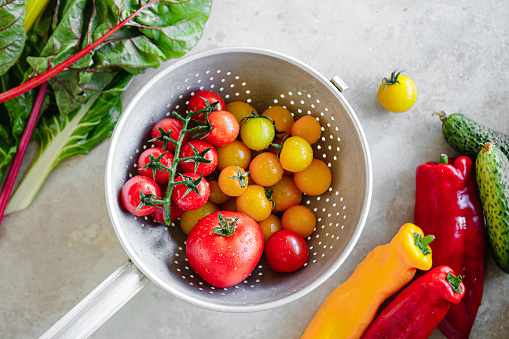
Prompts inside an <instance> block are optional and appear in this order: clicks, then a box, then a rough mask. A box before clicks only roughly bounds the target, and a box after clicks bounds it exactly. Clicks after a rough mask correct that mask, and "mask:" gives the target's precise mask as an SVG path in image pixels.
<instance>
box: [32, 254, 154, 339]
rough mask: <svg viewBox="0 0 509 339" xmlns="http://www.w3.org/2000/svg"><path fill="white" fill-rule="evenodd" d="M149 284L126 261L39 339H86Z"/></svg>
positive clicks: (128, 261) (146, 279) (134, 267)
mask: <svg viewBox="0 0 509 339" xmlns="http://www.w3.org/2000/svg"><path fill="white" fill-rule="evenodd" d="M148 282H149V280H148V278H147V277H145V275H144V274H143V273H141V271H140V270H139V269H138V268H137V267H136V266H134V264H133V263H132V262H131V260H127V261H126V262H125V263H124V264H122V266H120V267H119V268H118V269H117V270H116V271H115V272H113V273H112V274H111V275H110V276H109V277H108V278H107V279H106V280H105V281H103V282H102V283H101V284H100V285H99V286H97V287H96V288H95V289H94V290H93V291H92V292H91V293H90V294H89V295H87V296H86V297H85V299H83V300H82V301H80V302H79V304H77V305H76V306H74V308H73V309H72V310H70V311H69V312H68V313H67V314H66V315H65V316H64V317H63V318H62V319H60V320H59V321H58V322H57V323H56V324H55V325H53V326H52V327H51V328H50V329H49V330H48V331H47V332H46V333H44V334H43V335H42V336H41V338H45V339H46V338H88V337H89V336H90V335H91V334H92V333H94V332H95V330H97V329H98V328H99V327H101V325H102V324H104V323H105V322H106V320H108V319H109V318H110V317H111V316H112V315H113V314H115V312H117V311H118V310H119V309H120V308H121V307H122V306H123V305H124V304H125V303H126V302H128V301H129V299H131V298H132V297H134V295H136V293H138V292H139V291H140V290H141V289H142V288H143V287H144V286H145V285H146V284H147V283H148Z"/></svg>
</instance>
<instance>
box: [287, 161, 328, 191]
mask: <svg viewBox="0 0 509 339" xmlns="http://www.w3.org/2000/svg"><path fill="white" fill-rule="evenodd" d="M293 181H294V182H295V185H297V188H298V189H299V190H300V191H301V192H303V193H306V194H307V195H320V194H322V193H324V192H325V191H327V189H329V187H330V185H331V183H332V173H331V170H330V168H329V166H327V164H325V163H324V162H323V161H321V160H318V159H313V161H312V162H311V165H309V166H308V167H307V168H306V169H305V170H304V171H301V172H298V173H295V174H294V176H293Z"/></svg>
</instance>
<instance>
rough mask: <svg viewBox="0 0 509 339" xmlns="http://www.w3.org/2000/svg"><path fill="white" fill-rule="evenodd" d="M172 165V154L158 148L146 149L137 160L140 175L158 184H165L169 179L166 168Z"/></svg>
mask: <svg viewBox="0 0 509 339" xmlns="http://www.w3.org/2000/svg"><path fill="white" fill-rule="evenodd" d="M172 164H173V154H171V153H170V152H169V151H166V150H164V151H163V150H162V149H161V148H160V147H151V148H147V149H146V150H144V151H143V153H141V154H140V157H139V158H138V172H139V173H140V175H144V176H146V177H149V178H152V179H154V180H155V181H156V182H157V183H158V184H160V185H161V184H167V183H168V180H169V179H170V173H169V171H168V168H171V166H172Z"/></svg>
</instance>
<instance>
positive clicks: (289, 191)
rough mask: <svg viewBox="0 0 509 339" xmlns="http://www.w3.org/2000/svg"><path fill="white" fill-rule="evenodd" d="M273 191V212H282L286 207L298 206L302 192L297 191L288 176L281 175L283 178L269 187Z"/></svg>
mask: <svg viewBox="0 0 509 339" xmlns="http://www.w3.org/2000/svg"><path fill="white" fill-rule="evenodd" d="M269 189H271V190H273V191H274V192H272V200H273V201H274V212H282V211H285V210H286V209H288V207H290V206H293V205H298V204H300V201H301V199H302V192H301V191H299V189H298V188H297V186H296V185H295V183H294V182H293V178H292V177H291V176H289V175H283V178H282V179H281V180H280V181H279V182H278V183H277V184H275V185H273V186H270V187H269Z"/></svg>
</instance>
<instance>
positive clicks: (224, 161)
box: [216, 140, 251, 171]
mask: <svg viewBox="0 0 509 339" xmlns="http://www.w3.org/2000/svg"><path fill="white" fill-rule="evenodd" d="M216 150H217V168H218V169H219V170H220V171H222V170H223V169H225V168H226V167H228V166H235V165H239V167H242V168H243V169H247V167H248V166H249V162H250V161H251V150H250V149H249V148H248V147H247V146H246V145H244V143H243V142H242V141H239V140H234V141H232V142H231V143H229V144H228V145H225V146H220V147H217V148H216Z"/></svg>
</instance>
